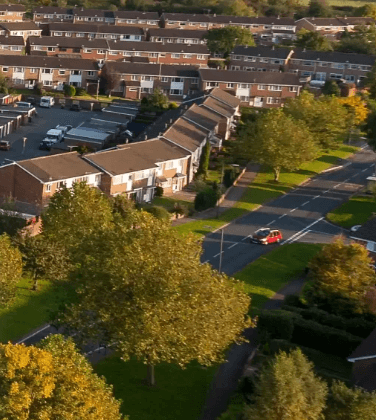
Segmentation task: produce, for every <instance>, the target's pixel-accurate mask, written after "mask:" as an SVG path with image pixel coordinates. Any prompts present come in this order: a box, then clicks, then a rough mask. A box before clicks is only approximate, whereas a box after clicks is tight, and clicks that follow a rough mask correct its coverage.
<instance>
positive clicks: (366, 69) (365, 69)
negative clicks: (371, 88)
mask: <svg viewBox="0 0 376 420" xmlns="http://www.w3.org/2000/svg"><path fill="white" fill-rule="evenodd" d="M360 70H362V71H370V70H371V66H360Z"/></svg>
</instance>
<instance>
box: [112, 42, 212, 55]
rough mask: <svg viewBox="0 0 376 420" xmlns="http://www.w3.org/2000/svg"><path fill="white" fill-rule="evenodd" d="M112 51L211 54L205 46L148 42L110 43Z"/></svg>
mask: <svg viewBox="0 0 376 420" xmlns="http://www.w3.org/2000/svg"><path fill="white" fill-rule="evenodd" d="M108 44H109V46H110V49H111V50H114V51H146V52H154V51H156V52H173V53H186V54H188V53H193V54H210V52H209V50H208V49H207V47H206V45H204V44H173V43H166V44H163V43H161V42H148V41H139V42H138V41H108Z"/></svg>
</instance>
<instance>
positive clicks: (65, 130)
mask: <svg viewBox="0 0 376 420" xmlns="http://www.w3.org/2000/svg"><path fill="white" fill-rule="evenodd" d="M72 128H73V127H72V126H71V125H57V126H56V127H55V130H59V131H61V132H62V133H63V138H64V137H65V135H66V134H67V133H68V131H69V130H72Z"/></svg>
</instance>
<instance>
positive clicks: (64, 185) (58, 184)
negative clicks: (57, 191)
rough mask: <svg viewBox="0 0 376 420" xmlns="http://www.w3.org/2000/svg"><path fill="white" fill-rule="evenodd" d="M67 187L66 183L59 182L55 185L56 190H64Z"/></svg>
mask: <svg viewBox="0 0 376 420" xmlns="http://www.w3.org/2000/svg"><path fill="white" fill-rule="evenodd" d="M66 186H67V183H66V181H60V182H58V183H57V188H64V187H66Z"/></svg>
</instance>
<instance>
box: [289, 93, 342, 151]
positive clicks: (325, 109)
mask: <svg viewBox="0 0 376 420" xmlns="http://www.w3.org/2000/svg"><path fill="white" fill-rule="evenodd" d="M284 112H285V113H287V114H288V115H291V116H292V117H293V118H294V119H296V120H299V121H303V122H304V123H305V124H306V126H307V127H308V129H309V131H310V132H311V134H312V136H313V138H314V139H315V142H316V143H317V145H318V146H319V147H320V148H321V149H324V150H328V149H334V148H338V147H339V146H340V145H341V144H342V143H343V138H344V135H345V134H346V133H347V128H348V127H347V122H346V120H347V117H348V110H347V109H346V107H345V106H343V104H342V103H341V102H340V100H339V98H336V97H330V96H322V97H320V98H318V99H316V98H315V97H314V95H313V94H311V93H309V92H306V91H303V92H302V93H301V95H300V96H299V97H298V98H296V99H292V100H288V101H287V102H286V104H285V107H284Z"/></svg>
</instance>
